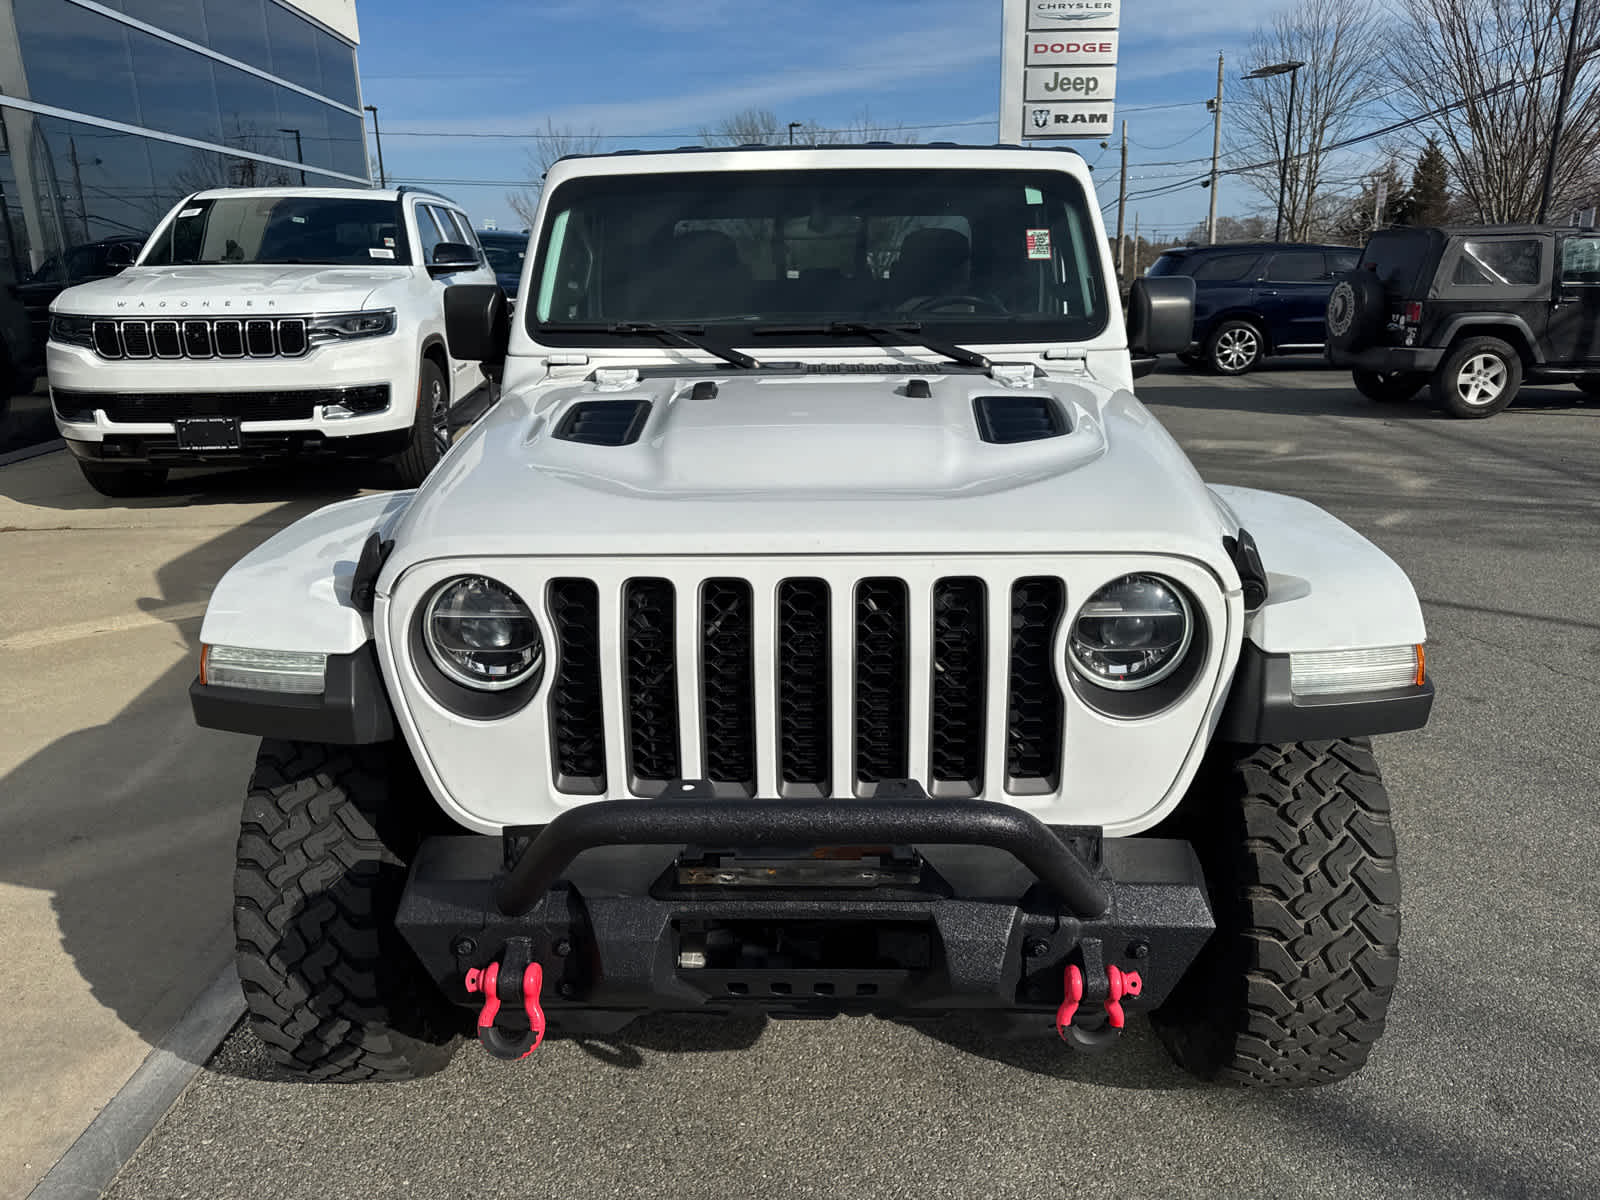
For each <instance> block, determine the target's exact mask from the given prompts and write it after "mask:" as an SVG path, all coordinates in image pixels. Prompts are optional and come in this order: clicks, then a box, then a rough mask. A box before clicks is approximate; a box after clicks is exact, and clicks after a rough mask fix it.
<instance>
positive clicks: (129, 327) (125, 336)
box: [122, 321, 152, 358]
mask: <svg viewBox="0 0 1600 1200" xmlns="http://www.w3.org/2000/svg"><path fill="white" fill-rule="evenodd" d="M122 352H123V354H125V355H127V356H128V357H129V358H149V357H150V355H151V353H152V352H151V349H150V326H149V325H147V324H145V322H143V321H124V322H123V323H122Z"/></svg>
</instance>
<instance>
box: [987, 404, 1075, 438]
mask: <svg viewBox="0 0 1600 1200" xmlns="http://www.w3.org/2000/svg"><path fill="white" fill-rule="evenodd" d="M972 411H973V415H974V416H976V417H977V419H978V436H979V437H981V438H982V439H983V440H984V441H986V442H994V443H995V444H997V445H1001V446H1007V445H1010V444H1012V443H1013V442H1037V441H1039V440H1041V439H1043V438H1053V437H1060V436H1061V435H1062V434H1064V433H1066V432H1068V428H1067V416H1066V414H1065V413H1064V412H1062V411H1061V406H1060V405H1059V404H1057V403H1056V402H1055V401H1054V400H1052V399H1051V398H1050V397H1049V396H1047V395H1044V394H1043V393H1041V392H1034V393H1021V394H1017V395H1011V396H979V397H978V398H977V399H976V400H974V401H973V402H972Z"/></svg>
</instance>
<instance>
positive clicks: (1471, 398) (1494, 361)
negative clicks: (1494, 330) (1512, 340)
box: [1432, 337, 1522, 419]
mask: <svg viewBox="0 0 1600 1200" xmlns="http://www.w3.org/2000/svg"><path fill="white" fill-rule="evenodd" d="M1521 387H1522V359H1521V357H1520V356H1519V355H1518V354H1517V352H1516V351H1515V350H1514V349H1512V348H1511V347H1510V346H1509V345H1507V344H1506V343H1505V342H1503V341H1501V340H1500V339H1499V338H1494V337H1475V338H1468V339H1467V340H1466V341H1464V342H1462V343H1461V344H1460V345H1459V346H1457V347H1456V348H1455V349H1454V350H1452V351H1451V352H1450V353H1449V354H1447V355H1445V359H1444V362H1442V363H1440V364H1439V369H1438V370H1437V371H1436V372H1434V376H1433V384H1432V390H1433V398H1434V399H1435V400H1437V401H1438V402H1439V404H1440V405H1441V406H1442V407H1443V408H1445V409H1446V410H1447V411H1449V413H1450V414H1451V415H1452V416H1456V417H1466V418H1469V419H1478V418H1482V417H1492V416H1494V414H1495V413H1497V412H1499V411H1501V410H1502V409H1503V408H1505V407H1506V405H1508V404H1510V403H1511V402H1512V401H1513V400H1515V399H1516V397H1517V392H1518V391H1519V390H1520V389H1521Z"/></svg>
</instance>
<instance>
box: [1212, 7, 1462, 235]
mask: <svg viewBox="0 0 1600 1200" xmlns="http://www.w3.org/2000/svg"><path fill="white" fill-rule="evenodd" d="M1408 2H1413V3H1415V2H1430V0H1408ZM1382 41H1383V25H1382V23H1381V21H1380V19H1379V16H1378V9H1377V7H1376V4H1375V0H1348V2H1347V0H1303V2H1302V3H1301V4H1299V5H1298V6H1296V7H1294V8H1289V9H1285V10H1283V11H1282V12H1280V13H1279V14H1278V15H1277V16H1275V17H1274V18H1273V19H1272V22H1271V24H1270V25H1267V26H1264V27H1262V28H1259V29H1257V30H1256V32H1255V34H1254V35H1253V36H1252V37H1251V39H1250V49H1249V51H1248V57H1247V60H1246V61H1247V62H1250V63H1253V64H1256V65H1259V66H1272V65H1275V64H1277V63H1287V62H1299V63H1303V64H1304V65H1303V66H1302V67H1301V68H1300V70H1299V77H1298V79H1297V80H1296V82H1295V86H1294V92H1295V100H1294V121H1293V132H1292V134H1291V136H1290V141H1289V145H1288V147H1287V150H1288V156H1289V159H1288V171H1287V178H1288V187H1287V190H1286V192H1285V198H1284V209H1283V213H1284V228H1285V232H1286V234H1287V236H1288V237H1289V238H1290V240H1293V241H1301V240H1305V239H1306V238H1308V237H1309V236H1310V235H1311V232H1312V230H1313V229H1314V227H1315V225H1316V224H1317V222H1318V220H1319V217H1320V218H1325V217H1326V206H1321V207H1320V208H1319V205H1318V203H1317V193H1318V191H1319V190H1321V189H1322V188H1323V187H1324V186H1325V182H1326V181H1325V178H1324V176H1325V173H1326V172H1325V168H1326V162H1327V155H1328V153H1329V151H1328V150H1327V149H1326V147H1328V146H1329V145H1331V144H1332V143H1334V142H1337V141H1339V140H1340V139H1341V138H1343V137H1345V136H1347V135H1349V134H1352V133H1354V132H1356V129H1357V126H1358V125H1360V124H1361V123H1362V121H1363V120H1364V116H1363V109H1364V107H1365V105H1366V102H1367V101H1368V99H1369V97H1370V96H1371V94H1372V91H1373V87H1372V85H1373V83H1374V82H1375V81H1376V79H1377V71H1378V69H1379V65H1380V63H1381V60H1382ZM1289 92H1290V77H1289V75H1288V74H1287V73H1285V74H1282V75H1274V76H1270V77H1268V78H1265V79H1247V80H1245V81H1244V83H1243V92H1242V94H1240V95H1237V96H1235V97H1234V99H1233V101H1232V108H1231V112H1232V113H1233V114H1234V115H1233V116H1232V118H1231V122H1232V124H1231V130H1232V132H1231V135H1230V137H1229V151H1230V153H1231V154H1232V155H1233V156H1235V157H1240V158H1244V159H1246V160H1247V161H1250V162H1261V163H1266V164H1268V165H1266V166H1263V167H1260V168H1259V169H1257V170H1254V171H1246V172H1243V176H1244V178H1245V179H1246V180H1247V181H1248V182H1249V183H1250V184H1251V185H1252V186H1253V187H1254V188H1255V189H1256V190H1257V191H1259V192H1260V193H1261V194H1262V196H1263V198H1264V199H1265V200H1266V201H1267V203H1269V204H1274V205H1275V204H1276V203H1277V200H1278V179H1279V175H1278V171H1279V162H1280V160H1281V157H1282V155H1283V154H1284V150H1285V146H1284V132H1285V125H1286V123H1287V117H1288V116H1289Z"/></svg>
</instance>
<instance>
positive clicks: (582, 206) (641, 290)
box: [527, 168, 1106, 345]
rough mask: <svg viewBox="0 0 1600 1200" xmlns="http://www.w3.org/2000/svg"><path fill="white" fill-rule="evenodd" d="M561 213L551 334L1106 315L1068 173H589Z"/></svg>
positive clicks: (725, 337) (935, 329)
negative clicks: (633, 327)
mask: <svg viewBox="0 0 1600 1200" xmlns="http://www.w3.org/2000/svg"><path fill="white" fill-rule="evenodd" d="M547 212H548V214H549V215H548V218H547V219H546V221H545V223H544V227H543V230H542V232H541V234H540V240H539V248H538V251H537V269H536V271H535V274H534V278H535V281H536V282H535V283H534V285H533V289H532V294H533V296H534V297H535V302H534V303H533V304H530V305H529V306H528V309H529V313H528V317H527V320H528V326H529V331H530V332H531V333H532V334H533V335H534V336H535V337H536V338H538V339H539V340H540V341H541V342H544V343H545V344H548V345H579V344H582V343H584V342H586V341H587V342H592V341H593V339H594V336H595V334H594V328H595V326H596V325H597V324H599V325H606V324H617V323H629V322H633V323H646V322H657V323H662V324H673V323H677V324H684V323H687V324H692V325H695V326H704V327H706V329H707V331H708V336H715V337H716V339H717V340H720V341H736V340H739V339H740V338H742V337H744V336H745V335H746V334H750V333H759V332H762V331H763V327H766V326H769V325H774V324H776V325H784V326H787V325H794V324H796V323H800V324H807V325H812V324H816V323H819V322H820V323H827V322H833V321H850V322H872V323H878V324H905V323H907V322H916V323H919V324H920V325H921V326H922V327H923V328H924V329H926V330H927V331H929V332H930V333H936V334H937V335H938V336H941V337H944V338H948V339H954V340H963V341H977V342H1026V341H1032V342H1038V341H1077V340H1082V339H1086V338H1090V337H1093V336H1094V335H1095V334H1097V333H1098V332H1100V330H1101V329H1102V328H1104V326H1105V323H1106V290H1105V286H1104V280H1103V277H1102V273H1101V270H1100V246H1099V243H1098V240H1097V239H1096V237H1095V234H1094V225H1093V221H1092V219H1091V217H1090V210H1089V207H1088V201H1087V198H1086V197H1085V195H1084V193H1083V189H1082V188H1081V187H1080V186H1079V185H1078V183H1077V182H1076V180H1074V179H1073V178H1072V177H1071V176H1070V175H1067V174H1065V173H1064V172H1060V171H1051V170H1030V171H996V170H956V169H941V170H895V169H891V170H853V169H845V168H840V169H834V170H826V171H759V172H757V171H740V172H704V173H687V172H686V173H681V174H646V175H622V176H593V177H588V178H583V179H575V180H573V181H571V182H568V183H564V184H561V185H560V186H559V187H558V188H557V189H556V191H555V193H554V194H553V196H552V197H551V201H550V204H549V206H548V209H547ZM564 327H566V331H565V332H564V331H563V330H564ZM579 327H582V328H579ZM821 334H822V331H820V330H812V331H810V332H809V333H796V334H795V335H794V336H793V337H792V338H791V339H790V340H792V342H793V343H795V344H818V343H819V342H820V341H825V340H827V338H826V337H824V336H821ZM605 336H607V337H610V338H619V339H622V340H625V341H630V342H638V343H641V344H642V343H645V342H648V341H650V340H651V339H650V338H649V337H647V336H643V335H640V334H638V333H636V332H631V331H627V330H622V331H611V332H609V333H607V334H606V335H605Z"/></svg>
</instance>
